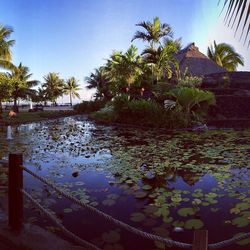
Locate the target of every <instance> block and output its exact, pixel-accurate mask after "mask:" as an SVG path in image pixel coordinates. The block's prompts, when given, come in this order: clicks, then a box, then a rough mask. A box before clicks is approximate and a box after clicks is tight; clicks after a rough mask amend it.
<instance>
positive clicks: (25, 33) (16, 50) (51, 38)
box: [0, 0, 250, 102]
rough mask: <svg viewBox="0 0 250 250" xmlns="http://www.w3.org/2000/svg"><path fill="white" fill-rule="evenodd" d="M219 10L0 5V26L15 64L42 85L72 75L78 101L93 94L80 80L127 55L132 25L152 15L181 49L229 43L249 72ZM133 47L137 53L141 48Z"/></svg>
mask: <svg viewBox="0 0 250 250" xmlns="http://www.w3.org/2000/svg"><path fill="white" fill-rule="evenodd" d="M221 8H222V3H221V5H220V6H218V0H0V23H1V24H3V25H8V26H11V27H12V28H13V29H14V33H13V35H12V37H11V38H12V39H15V40H16V44H15V46H14V47H13V50H12V51H13V62H14V63H15V64H18V63H20V62H22V63H23V65H25V66H28V67H29V68H30V71H31V72H32V73H33V78H34V79H37V80H40V81H41V82H42V81H43V76H44V75H46V74H47V73H49V72H58V73H59V74H60V76H61V77H62V78H64V79H65V78H68V77H71V76H75V77H76V78H77V79H79V83H81V85H82V90H81V91H80V94H81V97H82V98H83V99H89V98H90V97H91V95H92V94H93V92H91V91H87V90H86V89H85V88H84V86H85V83H84V77H85V76H88V75H89V74H90V72H91V71H93V69H94V68H97V67H99V66H101V65H103V64H104V63H105V59H106V58H108V57H109V55H110V54H111V53H112V51H113V50H122V51H126V50H127V48H128V47H129V46H130V44H131V38H132V37H133V35H134V33H135V31H136V30H138V27H136V26H135V24H136V23H138V22H140V21H144V20H145V21H152V20H153V18H154V17H155V16H158V17H159V18H160V20H161V21H162V22H165V23H168V24H170V25H171V27H172V28H173V31H174V35H175V38H179V37H182V41H183V45H184V46H185V45H187V44H188V43H190V42H195V43H196V45H197V46H198V47H199V49H200V51H201V52H203V53H206V49H207V46H208V45H209V44H210V43H211V42H213V40H216V41H217V42H218V43H219V42H226V43H230V44H232V45H233V46H234V47H235V48H236V50H237V52H239V53H240V54H242V56H243V57H244V59H245V67H244V68H239V70H248V71H250V50H247V48H246V47H243V46H242V42H239V41H238V40H239V39H238V37H236V38H235V37H234V32H233V31H232V30H230V29H228V28H227V27H226V26H225V25H224V24H223V18H222V16H221V17H220V16H219V14H220V11H221ZM134 44H135V45H136V46H137V47H138V48H139V51H141V50H142V48H143V46H144V45H145V44H144V43H143V42H141V41H135V42H134ZM60 101H61V102H62V101H64V102H68V100H67V98H65V97H64V98H63V99H61V100H59V102H60ZM75 101H77V100H75Z"/></svg>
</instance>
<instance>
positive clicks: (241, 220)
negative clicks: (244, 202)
mask: <svg viewBox="0 0 250 250" xmlns="http://www.w3.org/2000/svg"><path fill="white" fill-rule="evenodd" d="M249 223H250V221H249V220H248V218H246V217H237V218H235V219H233V220H232V224H233V225H234V226H237V227H246V226H248V224H249Z"/></svg>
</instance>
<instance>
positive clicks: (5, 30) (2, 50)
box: [0, 24, 15, 69]
mask: <svg viewBox="0 0 250 250" xmlns="http://www.w3.org/2000/svg"><path fill="white" fill-rule="evenodd" d="M12 32H13V29H12V28H10V27H6V26H3V25H1V24H0V67H2V68H6V69H13V68H14V67H13V64H12V63H11V62H10V61H11V51H10V47H11V46H13V45H14V44H15V40H8V39H9V37H10V35H11V33H12Z"/></svg>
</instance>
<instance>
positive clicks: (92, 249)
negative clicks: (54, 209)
mask: <svg viewBox="0 0 250 250" xmlns="http://www.w3.org/2000/svg"><path fill="white" fill-rule="evenodd" d="M21 191H22V193H23V194H24V196H25V197H27V198H28V199H29V200H30V201H31V202H32V203H33V204H34V205H35V206H36V207H37V208H38V209H39V210H40V211H41V212H42V213H43V214H45V215H46V216H47V217H48V218H49V219H50V220H51V221H52V222H54V223H55V224H56V225H57V226H58V227H59V228H60V229H61V230H62V232H64V233H65V234H66V235H68V236H69V237H70V238H72V239H73V240H74V241H75V242H77V243H79V244H80V245H82V246H84V247H86V248H87V249H90V250H101V249H100V248H98V247H97V246H95V245H93V244H91V243H89V242H87V241H85V240H83V239H82V238H80V237H78V236H77V235H75V234H74V233H72V232H70V231H69V230H68V229H66V228H65V227H64V226H63V225H62V223H60V221H59V220H58V219H57V218H56V217H55V216H54V215H53V214H52V213H51V212H49V210H48V209H46V208H44V207H43V206H41V205H40V204H39V203H38V202H37V201H36V200H35V199H34V198H33V197H32V196H31V195H30V194H28V193H27V192H26V191H25V190H23V189H22V190H21Z"/></svg>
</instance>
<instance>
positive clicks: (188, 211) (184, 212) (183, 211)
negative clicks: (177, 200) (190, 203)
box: [177, 207, 196, 217]
mask: <svg viewBox="0 0 250 250" xmlns="http://www.w3.org/2000/svg"><path fill="white" fill-rule="evenodd" d="M177 213H178V214H179V215H180V216H183V217H187V216H189V215H194V214H195V213H196V210H195V209H194V208H192V207H183V208H180V209H179V210H178V211H177Z"/></svg>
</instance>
